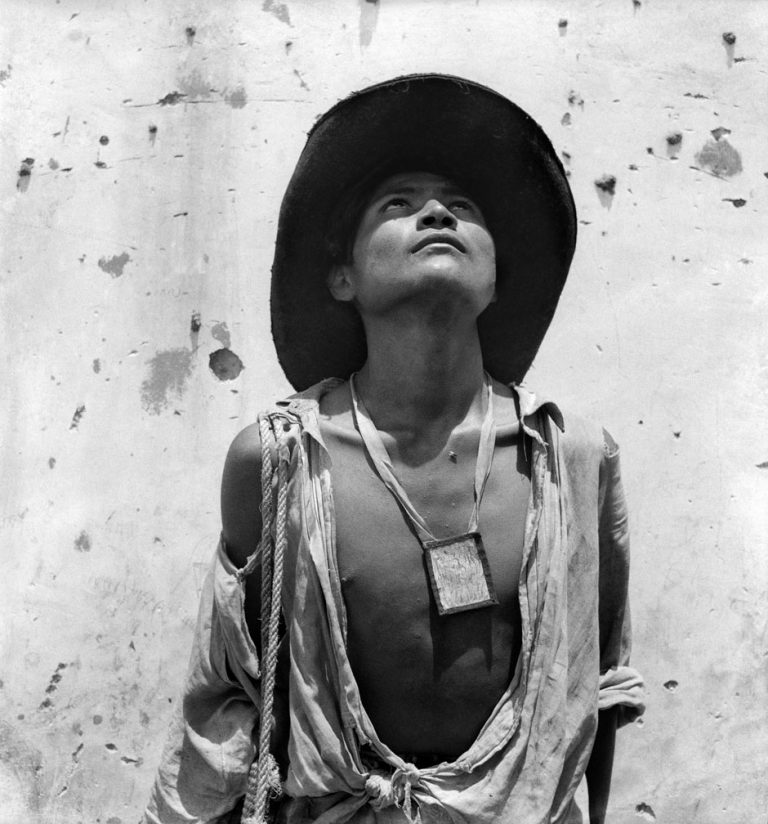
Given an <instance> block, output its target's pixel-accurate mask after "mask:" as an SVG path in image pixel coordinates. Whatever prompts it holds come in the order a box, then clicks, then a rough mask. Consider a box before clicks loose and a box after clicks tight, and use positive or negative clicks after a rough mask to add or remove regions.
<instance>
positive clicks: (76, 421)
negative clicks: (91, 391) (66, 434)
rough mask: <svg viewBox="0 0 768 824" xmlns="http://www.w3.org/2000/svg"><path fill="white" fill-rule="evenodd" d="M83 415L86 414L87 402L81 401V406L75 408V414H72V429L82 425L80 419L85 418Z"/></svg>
mask: <svg viewBox="0 0 768 824" xmlns="http://www.w3.org/2000/svg"><path fill="white" fill-rule="evenodd" d="M83 415H85V404H84V403H81V404H80V406H78V407H77V409H75V414H74V415H72V422H71V423H70V424H69V428H70V429H77V428H78V426H80V421H81V420H82V419H83Z"/></svg>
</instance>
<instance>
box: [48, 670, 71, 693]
mask: <svg viewBox="0 0 768 824" xmlns="http://www.w3.org/2000/svg"><path fill="white" fill-rule="evenodd" d="M66 668H67V665H66V664H59V665H58V667H56V670H55V671H54V673H53V675H52V676H51V680H50V681H49V682H48V686H47V687H46V688H45V692H46V695H50V694H51V693H53V692H56V690H57V688H58V685H59V682H60V681H61V679H62V678H63V677H64V676H63V675H62V673H63V672H64V670H65V669H66Z"/></svg>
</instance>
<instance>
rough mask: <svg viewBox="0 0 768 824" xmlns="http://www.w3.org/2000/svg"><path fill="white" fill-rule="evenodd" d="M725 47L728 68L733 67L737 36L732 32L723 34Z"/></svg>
mask: <svg viewBox="0 0 768 824" xmlns="http://www.w3.org/2000/svg"><path fill="white" fill-rule="evenodd" d="M723 46H725V59H726V64H727V66H728V68H729V69H730V68H731V66H732V65H733V55H734V50H735V47H736V35H735V34H734V33H733V32H732V31H727V32H724V33H723Z"/></svg>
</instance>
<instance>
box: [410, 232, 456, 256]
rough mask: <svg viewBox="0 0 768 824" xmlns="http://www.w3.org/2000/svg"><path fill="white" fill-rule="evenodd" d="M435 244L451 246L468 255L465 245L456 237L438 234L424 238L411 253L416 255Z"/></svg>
mask: <svg viewBox="0 0 768 824" xmlns="http://www.w3.org/2000/svg"><path fill="white" fill-rule="evenodd" d="M434 243H446V244H448V245H449V246H453V248H454V249H458V250H459V251H460V252H464V253H466V251H467V250H466V247H465V246H464V244H463V243H462V242H461V241H460V240H459V239H458V238H457V237H455V236H454V235H448V234H443V233H440V232H438V233H436V234H433V235H427V237H424V238H422V239H421V240H420V241H419V242H418V243H417V244H416V245H415V246H414V247H413V249H411V253H412V254H415V253H416V252H420V251H421V250H422V249H423V248H424V247H425V246H431V245H432V244H434Z"/></svg>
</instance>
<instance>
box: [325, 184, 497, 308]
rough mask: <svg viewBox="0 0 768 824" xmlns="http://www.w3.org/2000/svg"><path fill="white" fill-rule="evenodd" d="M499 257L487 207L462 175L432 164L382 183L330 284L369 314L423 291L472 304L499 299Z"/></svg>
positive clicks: (454, 302)
mask: <svg viewBox="0 0 768 824" xmlns="http://www.w3.org/2000/svg"><path fill="white" fill-rule="evenodd" d="M495 282H496V257H495V248H494V243H493V238H492V237H491V235H490V232H489V231H488V229H487V228H486V225H485V221H484V220H483V215H482V213H481V212H480V209H479V207H478V206H477V204H476V203H474V202H473V201H472V199H471V198H469V197H468V196H467V194H466V193H465V192H463V191H462V190H461V189H459V188H458V187H457V186H456V185H455V184H454V183H452V182H451V181H450V180H448V179H447V178H445V177H442V176H440V175H435V174H431V173H429V172H405V173H401V174H396V175H392V176H391V177H389V178H387V179H386V180H385V181H383V182H382V183H381V184H380V185H379V186H377V188H376V189H375V190H374V192H373V194H372V195H371V197H370V199H369V200H368V202H367V205H366V206H365V207H364V208H363V213H362V217H361V220H360V224H359V227H358V230H357V235H356V237H355V241H354V245H353V249H352V263H351V264H348V265H343V266H339V267H336V269H335V270H334V272H333V273H332V274H331V278H330V281H329V283H330V287H331V292H332V293H333V295H334V297H336V298H337V299H338V300H348V301H353V302H354V303H355V305H356V306H357V307H358V310H359V311H360V313H361V315H362V316H363V317H365V316H366V314H381V313H385V312H387V311H388V310H390V309H392V308H396V307H397V306H399V305H402V304H403V303H408V302H412V303H416V302H417V301H421V300H422V299H426V300H427V301H431V302H432V303H435V302H439V303H442V304H444V305H449V304H452V305H454V306H455V305H457V304H460V305H461V306H463V307H465V308H466V311H467V312H471V313H473V315H474V317H476V316H477V315H479V314H480V312H482V311H483V309H485V308H486V306H487V305H488V304H489V303H490V302H491V301H492V300H493V297H494V290H495Z"/></svg>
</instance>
